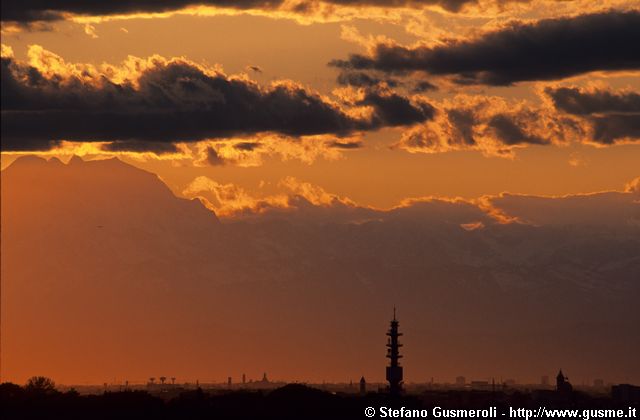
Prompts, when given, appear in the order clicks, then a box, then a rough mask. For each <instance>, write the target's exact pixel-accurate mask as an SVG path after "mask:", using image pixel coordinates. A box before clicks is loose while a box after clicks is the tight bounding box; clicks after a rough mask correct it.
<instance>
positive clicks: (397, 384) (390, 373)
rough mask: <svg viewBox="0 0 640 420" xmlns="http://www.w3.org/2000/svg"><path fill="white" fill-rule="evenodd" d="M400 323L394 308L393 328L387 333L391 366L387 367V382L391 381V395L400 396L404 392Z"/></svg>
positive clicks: (388, 356)
mask: <svg viewBox="0 0 640 420" xmlns="http://www.w3.org/2000/svg"><path fill="white" fill-rule="evenodd" d="M398 326H399V322H398V320H397V319H396V308H395V307H394V308H393V320H392V321H391V327H390V328H389V332H387V336H389V338H388V339H387V358H388V359H389V366H387V381H389V393H390V394H391V395H400V393H401V392H402V366H400V358H401V357H402V356H401V355H400V347H402V344H400V343H399V342H398V338H399V337H400V336H401V335H402V333H399V332H398Z"/></svg>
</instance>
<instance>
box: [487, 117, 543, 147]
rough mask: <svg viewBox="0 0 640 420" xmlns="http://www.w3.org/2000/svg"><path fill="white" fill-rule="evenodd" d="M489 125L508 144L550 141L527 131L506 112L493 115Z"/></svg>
mask: <svg viewBox="0 0 640 420" xmlns="http://www.w3.org/2000/svg"><path fill="white" fill-rule="evenodd" d="M489 127H491V128H492V129H493V130H494V133H495V135H496V137H497V138H498V139H499V140H500V141H501V142H502V143H504V144H505V145H508V146H515V145H519V144H549V143H550V142H549V141H547V140H544V139H542V138H540V137H538V136H534V135H531V134H527V133H525V131H524V130H523V129H522V128H521V127H520V126H519V125H518V123H517V122H516V121H514V120H513V118H511V117H509V116H507V115H504V114H498V115H494V116H493V117H491V119H490V120H489Z"/></svg>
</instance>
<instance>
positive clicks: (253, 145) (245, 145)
mask: <svg viewBox="0 0 640 420" xmlns="http://www.w3.org/2000/svg"><path fill="white" fill-rule="evenodd" d="M233 147H234V149H237V150H242V151H244V152H252V151H254V150H256V149H257V148H259V147H260V143H257V142H252V141H243V142H242V143H236V144H234V145H233Z"/></svg>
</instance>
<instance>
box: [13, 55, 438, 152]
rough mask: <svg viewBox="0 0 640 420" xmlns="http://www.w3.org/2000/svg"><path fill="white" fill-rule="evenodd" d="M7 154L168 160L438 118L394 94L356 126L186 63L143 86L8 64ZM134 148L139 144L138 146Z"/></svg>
mask: <svg viewBox="0 0 640 420" xmlns="http://www.w3.org/2000/svg"><path fill="white" fill-rule="evenodd" d="M1 100H2V148H3V150H34V149H42V148H46V147H47V146H48V144H49V142H50V141H52V140H70V141H113V142H117V143H115V144H114V145H113V146H110V147H113V148H115V149H117V150H124V149H125V148H129V149H130V150H147V149H149V148H151V149H153V150H158V151H160V152H167V151H172V150H173V149H172V148H171V147H170V146H164V145H161V144H160V143H174V142H190V141H199V140H203V139H207V138H224V137H233V136H239V135H250V134H256V133H262V132H274V133H279V134H284V135H287V136H294V137H296V136H304V135H318V134H332V135H337V136H343V135H347V134H349V133H352V132H354V131H362V130H375V129H378V128H381V127H383V126H386V125H390V126H398V125H407V124H413V123H416V122H421V121H424V120H425V119H428V118H430V116H431V115H432V114H433V108H432V107H431V106H430V105H428V104H425V103H420V104H413V103H411V102H410V101H409V100H408V99H407V98H405V97H403V96H400V95H397V94H385V95H382V94H378V93H373V92H371V93H369V94H367V96H366V97H365V98H364V99H363V100H362V101H361V102H360V103H358V104H357V105H361V106H364V105H369V106H372V107H373V113H372V116H371V118H370V119H357V118H355V117H351V116H349V115H348V114H347V113H345V111H343V110H342V109H341V108H340V107H338V106H337V105H335V104H332V103H330V102H328V101H326V100H325V99H323V98H322V97H320V96H319V95H317V94H315V93H313V92H310V91H308V90H306V89H304V88H302V87H301V86H299V85H296V84H294V83H293V82H285V83H282V84H278V85H276V86H273V87H270V88H262V87H260V86H259V85H257V84H256V83H253V82H251V81H247V80H242V79H234V78H229V77H227V76H225V75H222V74H219V73H215V74H212V73H209V72H205V71H204V70H202V69H201V68H199V67H197V66H195V65H193V64H191V63H189V62H186V61H175V60H174V61H168V62H159V63H156V65H155V66H154V67H153V68H150V69H147V70H144V71H143V72H142V73H141V74H140V75H139V77H138V78H137V84H136V85H135V86H134V84H132V83H130V82H124V83H121V84H116V83H113V82H111V81H110V80H108V79H107V78H105V77H93V78H92V81H91V83H88V82H86V81H84V80H80V79H78V78H77V77H74V76H69V75H67V76H62V75H61V76H53V77H50V76H48V77H45V76H44V75H43V74H42V73H41V72H40V71H39V70H38V69H36V68H34V67H29V66H26V65H23V64H20V63H18V62H15V61H14V60H13V59H11V58H3V59H2V93H1ZM134 143H135V144H134Z"/></svg>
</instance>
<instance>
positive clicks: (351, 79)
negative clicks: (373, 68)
mask: <svg viewBox="0 0 640 420" xmlns="http://www.w3.org/2000/svg"><path fill="white" fill-rule="evenodd" d="M337 81H338V84H340V85H343V86H347V85H348V86H356V87H375V86H379V85H380V84H382V83H386V84H387V85H388V86H389V87H395V86H397V85H398V82H397V81H396V80H394V79H391V78H384V79H383V78H379V77H376V76H374V75H373V74H370V73H368V72H362V71H343V72H341V73H340V74H339V75H338V79H337Z"/></svg>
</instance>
